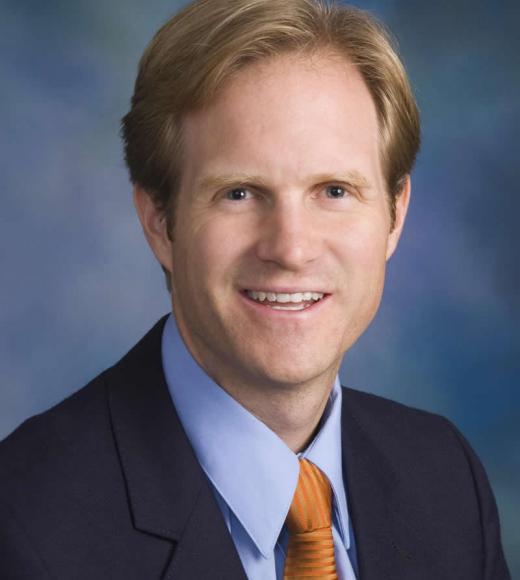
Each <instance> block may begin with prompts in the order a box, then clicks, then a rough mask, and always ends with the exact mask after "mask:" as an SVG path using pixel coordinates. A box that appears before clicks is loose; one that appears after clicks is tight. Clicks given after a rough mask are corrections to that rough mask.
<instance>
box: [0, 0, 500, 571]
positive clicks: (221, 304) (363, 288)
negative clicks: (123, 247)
mask: <svg viewBox="0 0 520 580" xmlns="http://www.w3.org/2000/svg"><path fill="white" fill-rule="evenodd" d="M123 137H124V141H125V151H126V159H127V163H128V166H129V169H130V174H131V178H132V181H133V183H134V185H135V191H134V200H135V205H136V209H137V213H138V215H139V218H140V220H141V223H142V226H143V230H144V233H145V235H146V238H147V240H148V242H149V244H150V246H151V248H152V250H153V252H154V253H155V256H156V257H157V259H158V261H159V263H160V264H161V266H162V268H163V269H164V271H165V273H166V277H167V283H168V288H169V289H170V291H171V296H172V312H173V314H172V315H170V316H169V317H167V318H165V319H163V320H161V321H160V322H159V323H158V324H157V325H156V326H155V327H154V328H153V329H152V330H151V331H150V333H149V334H148V335H147V336H145V337H144V338H143V339H142V341H141V342H140V343H139V344H138V345H137V346H136V347H134V348H133V349H132V350H131V351H130V352H129V354H128V355H126V357H124V358H123V359H122V360H121V361H120V362H119V363H117V364H116V365H115V366H114V367H112V368H110V369H108V370H107V371H105V372H104V373H102V374H101V375H100V376H99V377H97V378H96V379H94V381H92V383H90V384H89V385H87V386H86V387H85V388H83V389H82V390H80V391H79V392H78V393H76V394H75V395H74V396H72V397H71V398H70V399H68V400H66V401H64V402H63V403H61V404H60V405H58V406H57V407H55V408H54V409H51V410H50V411H48V412H47V413H44V414H43V415H41V416H39V417H36V418H33V419H31V420H29V421H28V422H26V423H25V424H24V425H23V426H22V427H20V428H19V429H18V430H17V431H16V432H15V433H14V434H13V435H11V436H10V437H9V438H8V439H7V440H6V441H4V442H3V444H2V446H1V447H0V577H1V578H6V579H10V578H64V579H65V578H67V579H69V578H77V579H92V578H110V579H119V578H121V579H125V580H126V579H134V578H135V579H153V578H176V579H177V578H179V579H199V578H201V579H205V578H226V579H235V578H245V577H249V578H254V579H270V578H305V577H320V578H344V579H349V580H352V579H354V578H361V579H363V580H365V579H369V580H370V579H373V580H380V579H396V580H418V579H421V580H428V579H432V580H433V579H438V578H443V579H452V578H453V579H455V578H456V579H467V580H476V579H486V580H502V579H506V578H509V574H508V572H507V567H506V564H505V561H504V556H503V554H502V548H501V545H500V532H499V524H498V517H497V512H496V507H495V503H494V499H493V495H492V492H491V490H490V488H489V484H488V482H487V479H486V476H485V473H484V471H483V469H482V467H481V465H480V463H479V461H478V459H477V458H476V457H475V455H474V453H473V452H472V451H471V449H470V448H469V446H468V444H467V443H466V442H465V441H464V439H463V438H462V436H461V435H460V434H459V433H458V432H457V431H456V430H455V428H454V427H453V426H452V425H451V424H449V423H448V422H447V421H446V420H445V419H443V418H441V417H438V416H434V415H430V414H428V413H425V412H422V411H417V410H413V409H409V408H407V407H404V406H402V405H398V404H397V403H392V402H390V401H386V400H384V399H381V398H378V397H375V396H372V395H367V394H362V393H359V392H356V391H353V390H350V389H344V388H341V387H340V385H339V382H338V379H337V373H338V369H339V366H340V362H341V359H342V356H343V354H344V353H345V351H346V350H348V348H349V347H350V346H351V345H352V344H353V343H354V342H355V340H356V339H357V338H358V337H359V336H360V335H361V334H362V333H363V331H364V330H365V329H366V327H367V326H368V324H369V323H370V321H371V320H372V318H373V316H374V314H375V312H376V310H377V307H378V305H379V301H380V298H381V294H382V290H383V284H384V274H385V265H386V262H387V260H388V259H389V258H390V256H391V255H392V253H393V252H394V250H395V248H396V245H397V243H398V239H399V236H400V233H401V231H402V228H403V224H404V220H405V216H406V211H407V207H408V203H409V198H410V172H411V169H412V165H413V162H414V158H415V155H416V152H417V149H418V146H419V120H418V113H417V109H416V106H415V102H414V99H413V96H412V94H411V91H410V87H409V84H408V81H407V78H406V74H405V72H404V69H403V67H402V64H401V63H400V61H399V59H398V57H397V55H396V54H395V52H394V50H393V48H392V47H391V45H390V43H389V41H388V39H387V37H386V36H385V34H384V33H383V31H382V30H381V29H380V27H379V26H378V25H377V24H376V23H374V22H373V20H372V19H371V18H369V17H368V16H367V15H366V14H364V13H362V12H359V11H356V10H354V9H351V8H347V7H344V6H341V5H339V4H338V5H334V4H324V3H320V2H315V1H313V0H199V1H197V2H195V3H192V4H190V5H188V6H187V7H186V8H185V9H184V10H183V11H181V12H180V13H179V14H178V15H177V16H175V17H174V18H172V19H171V20H170V21H169V22H168V23H166V24H165V26H164V27H163V28H162V29H161V30H160V31H159V32H158V33H157V35H156V36H155V38H154V39H153V41H152V43H151V44H150V46H149V47H148V48H147V50H146V52H145V54H144V56H143V58H142V60H141V63H140V69H139V75H138V78H137V82H136V86H135V92H134V96H133V99H132V107H131V110H130V112H129V113H128V115H126V117H125V118H124V121H123Z"/></svg>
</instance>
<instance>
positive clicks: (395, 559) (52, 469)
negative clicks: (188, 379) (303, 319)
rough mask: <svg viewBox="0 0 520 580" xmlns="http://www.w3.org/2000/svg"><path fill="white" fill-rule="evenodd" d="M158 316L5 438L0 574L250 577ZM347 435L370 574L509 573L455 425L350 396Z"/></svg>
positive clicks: (351, 492)
mask: <svg viewBox="0 0 520 580" xmlns="http://www.w3.org/2000/svg"><path fill="white" fill-rule="evenodd" d="M163 324H164V319H163V320H162V321H161V322H159V323H158V324H157V325H156V326H155V327H154V328H153V329H152V330H151V331H150V332H149V333H148V335H146V336H145V337H144V338H143V339H142V340H141V342H140V343H139V344H138V345H137V346H135V347H134V348H133V349H132V350H131V351H130V352H129V353H128V354H127V355H126V356H125V357H124V358H123V359H122V360H121V361H120V362H119V363H117V364H116V365H115V366H114V367H112V368H110V369H108V370H107V371H105V372H104V373H102V374H101V375H100V376H98V377H97V378H96V379H94V380H93V381H92V382H91V383H90V384H89V385H87V386H86V387H85V388H83V389H82V390H80V391H78V392H77V393H76V394H75V395H73V396H72V397H70V398H69V399H67V400H65V401H64V402H62V403H61V404H60V405H58V406H57V407H54V408H53V409H51V410H49V411H47V412H46V413H43V414H42V415H39V416H36V417H34V418H32V419H29V420H28V421H26V422H25V423H24V424H23V425H22V426H21V427H19V428H18V429H17V430H16V431H15V432H14V433H13V434H11V435H10V436H9V437H8V438H7V439H5V440H4V441H3V442H2V443H0V578H1V579H2V580H14V579H17V580H19V579H22V578H23V579H40V578H41V579H54V580H105V579H106V580H134V579H135V580H155V579H157V580H158V579H179V580H198V579H202V580H204V579H222V580H224V579H225V580H235V579H243V578H245V573H244V571H243V568H242V565H241V562H240V559H239V557H238V554H237V552H236V550H235V547H234V544H233V541H232V539H231V537H230V535H229V533H228V531H227V528H226V526H225V524H224V520H223V518H222V516H221V513H220V511H219V508H218V506H217V504H216V502H215V500H214V497H213V493H212V491H211V488H210V486H209V482H208V480H207V479H206V476H205V474H204V473H203V471H202V470H201V468H200V466H199V464H198V462H197V460H196V458H195V455H194V453H193V450H192V448H191V446H190V443H189V441H188V439H187V438H186V434H185V433H184V431H183V428H182V426H181V424H180V422H179V419H178V417H177V414H176V412H175V409H174V407H173V405H172V402H171V399H170V396H169V393H168V389H167V386H166V384H165V379H164V376H163V372H162V364H161V348H160V346H161V333H162V327H163ZM208 420H209V418H208ZM342 437H343V462H344V469H345V480H346V482H347V489H348V501H349V507H350V514H351V516H352V521H353V527H354V533H355V537H356V544H357V551H358V560H359V575H360V578H361V580H452V579H453V580H480V579H482V580H506V579H507V578H509V574H508V572H507V568H506V564H505V560H504V556H503V553H502V548H501V544H500V532H499V523H498V517H497V511H496V506H495V501H494V499H493V495H492V492H491V490H490V487H489V484H488V481H487V478H486V475H485V473H484V471H483V469H482V467H481V465H480V463H479V461H478V459H477V458H476V456H475V454H474V453H473V452H472V450H471V449H470V448H469V446H468V444H467V443H466V442H465V440H464V439H463V438H462V436H461V435H460V434H459V433H458V432H457V431H456V430H455V428H454V427H453V426H452V425H451V424H450V423H449V422H448V421H446V420H445V419H443V418H441V417H439V416H436V415H432V414H429V413H425V412H422V411H417V410H414V409H410V408H408V407H405V406H403V405H399V404H397V403H393V402H391V401H387V400H385V399H382V398H380V397H376V396H373V395H368V394H363V393H360V392H357V391H354V390H351V389H344V392H343V411H342ZM273 477H276V474H275V473H273Z"/></svg>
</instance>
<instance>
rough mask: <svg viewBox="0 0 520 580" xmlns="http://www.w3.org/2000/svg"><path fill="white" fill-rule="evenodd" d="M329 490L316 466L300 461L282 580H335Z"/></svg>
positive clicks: (326, 480) (287, 521) (288, 520)
mask: <svg viewBox="0 0 520 580" xmlns="http://www.w3.org/2000/svg"><path fill="white" fill-rule="evenodd" d="M331 511H332V489H331V487H330V483H329V480H328V479H327V477H326V476H325V474H324V473H322V472H321V471H320V470H319V469H318V467H316V465H314V464H313V463H311V462H310V461H307V460H306V459H301V460H300V477H299V478H298V485H297V486H296V491H295V492H294V497H293V501H292V504H291V507H290V509H289V514H288V515H287V520H286V523H287V527H288V528H289V543H288V548H287V556H286V559H285V570H284V580H300V579H301V578H308V579H310V578H320V580H338V575H337V572H336V562H335V558H334V542H333V537H332V528H331V520H332V517H331Z"/></svg>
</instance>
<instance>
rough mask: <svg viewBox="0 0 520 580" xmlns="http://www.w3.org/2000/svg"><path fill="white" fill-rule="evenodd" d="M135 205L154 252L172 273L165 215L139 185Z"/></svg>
mask: <svg viewBox="0 0 520 580" xmlns="http://www.w3.org/2000/svg"><path fill="white" fill-rule="evenodd" d="M134 205H135V209H136V211H137V215H138V216H139V221H140V222H141V226H142V227H143V232H144V235H145V236H146V239H147V240H148V244H149V245H150V248H151V249H152V252H153V253H154V254H155V257H156V258H157V260H158V261H159V263H160V264H161V266H162V267H163V268H166V270H168V271H169V272H171V271H172V250H171V240H170V238H169V237H168V231H167V225H166V217H165V215H164V213H163V212H161V211H160V210H159V209H158V208H157V206H156V205H155V203H154V201H153V199H152V196H151V195H150V194H149V193H148V192H147V191H145V190H144V189H143V188H142V187H140V186H139V185H136V186H135V187H134Z"/></svg>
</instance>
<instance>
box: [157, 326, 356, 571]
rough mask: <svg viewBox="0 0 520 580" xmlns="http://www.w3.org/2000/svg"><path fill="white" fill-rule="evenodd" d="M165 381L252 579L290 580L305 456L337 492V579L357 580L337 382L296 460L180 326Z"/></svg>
mask: <svg viewBox="0 0 520 580" xmlns="http://www.w3.org/2000/svg"><path fill="white" fill-rule="evenodd" d="M162 362H163V368H164V373H165V376H166V382H167V384H168V388H169V390H170V394H171V397H172V400H173V402H174V404H175V407H176V409H177V413H178V415H179V418H180V420H181V423H182V425H183V427H184V429H185V431H186V433H187V435H188V438H189V440H190V442H191V444H192V446H193V449H194V451H195V454H196V456H197V459H198V461H199V463H200V465H201V467H202V469H203V470H204V472H205V473H206V475H207V476H208V478H209V480H210V481H211V483H212V485H213V491H214V493H215V497H216V499H217V503H218V505H219V507H220V509H221V511H222V514H223V516H224V520H225V522H226V525H227V527H228V529H229V531H230V534H231V537H232V538H233V541H234V543H235V546H236V548H237V551H238V554H239V556H240V559H241V561H242V564H243V566H244V569H245V571H246V574H247V576H248V578H249V579H250V580H275V579H282V578H283V567H284V562H285V554H286V549H287V541H288V533H287V529H286V527H285V525H284V522H285V518H286V516H287V513H288V511H289V507H290V505H291V501H292V498H293V495H294V491H295V489H296V484H297V481H298V474H299V463H298V457H305V458H306V459H308V460H309V461H312V462H313V463H314V464H316V465H317V466H318V467H319V468H320V469H321V470H322V471H323V472H324V473H325V474H326V475H327V477H328V479H329V481H330V483H331V486H332V491H333V507H334V509H333V526H332V528H333V529H332V533H333V538H334V551H335V557H336V566H337V571H338V576H339V578H340V579H341V580H355V578H356V577H355V574H354V570H353V567H352V564H351V561H352V563H353V564H354V565H355V555H354V552H355V550H354V546H353V537H352V527H351V525H350V521H349V516H348V510H347V500H346V496H345V487H344V485H343V474H342V467H341V466H342V462H341V387H340V385H339V381H338V379H336V382H335V385H334V388H333V390H332V392H331V396H330V399H329V401H328V404H327V407H326V409H325V412H324V414H323V417H322V420H321V425H320V429H319V432H318V434H317V435H316V437H315V438H314V440H313V441H312V443H311V444H310V445H309V446H308V447H307V449H306V450H305V451H304V452H303V453H301V454H299V455H296V454H295V453H294V452H293V451H292V450H291V449H289V447H288V446H287V445H286V444H285V443H284V442H283V441H282V439H280V438H279V437H278V435H276V434H275V433H274V432H273V431H271V430H270V429H269V428H268V427H267V426H266V425H265V424H264V423H262V422H261V421H260V420H258V419H257V418H256V417H255V416H254V415H253V414H251V413H250V412H249V411H247V410H246V409H245V408H244V407H242V405H240V404H239V403H238V402H237V401H236V400H235V399H233V398H232V397H231V396H230V395H228V394H227V393H226V391H224V390H223V389H222V388H221V387H219V386H218V385H217V384H216V383H215V382H214V381H213V380H212V379H211V378H210V377H209V376H208V375H207V374H206V373H205V372H204V370H203V369H202V368H201V367H200V366H199V365H198V364H197V362H196V361H195V360H194V359H193V357H192V356H191V354H190V352H189V351H188V349H187V348H186V346H185V344H184V342H183V340H182V338H181V336H180V333H179V331H178V329H177V325H176V323H175V319H174V317H173V316H170V317H169V318H168V320H167V322H166V325H165V327H164V332H163V339H162Z"/></svg>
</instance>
